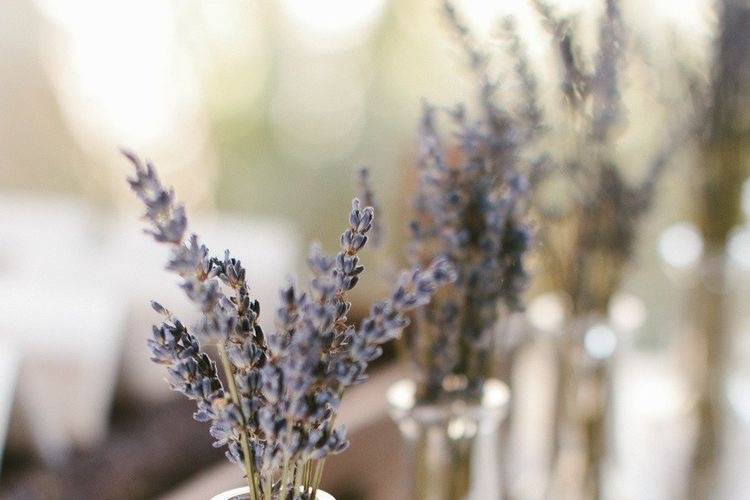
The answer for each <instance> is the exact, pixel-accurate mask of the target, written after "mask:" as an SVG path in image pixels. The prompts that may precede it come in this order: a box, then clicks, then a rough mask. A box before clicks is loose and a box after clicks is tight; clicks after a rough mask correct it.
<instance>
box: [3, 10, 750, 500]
mask: <svg viewBox="0 0 750 500" xmlns="http://www.w3.org/2000/svg"><path fill="white" fill-rule="evenodd" d="M551 3H552V4H554V5H555V6H556V8H557V9H558V11H559V12H562V13H577V15H578V16H579V21H580V26H581V27H582V31H581V33H582V37H583V38H582V40H583V42H584V43H587V42H591V43H593V42H594V41H595V38H596V22H597V19H598V18H599V16H600V14H601V5H600V2H597V1H593V0H556V1H555V2H551ZM741 3H742V2H740V4H741ZM622 4H623V9H624V15H625V19H626V22H627V26H628V28H629V29H630V31H631V33H630V37H631V38H630V46H631V47H630V49H631V50H630V52H629V55H628V66H627V71H626V73H625V76H624V78H623V82H624V83H623V93H624V99H625V106H626V108H627V110H628V122H629V126H628V127H627V128H626V130H625V131H624V132H623V135H622V137H621V138H620V141H619V146H618V156H619V157H620V158H621V164H622V165H624V166H625V167H626V170H625V172H624V173H625V175H626V177H628V178H632V179H638V178H639V176H641V175H642V174H643V171H644V170H643V169H644V166H645V165H646V161H647V159H648V158H649V157H650V155H651V154H652V152H653V151H655V150H657V149H658V148H659V145H660V143H661V142H662V141H664V138H665V134H669V133H670V132H669V131H671V130H677V129H680V128H681V127H682V129H683V130H688V129H691V124H694V123H695V122H700V121H701V120H702V118H701V113H702V110H701V109H697V108H698V106H696V102H698V103H700V102H701V100H700V98H698V100H697V101H696V95H699V96H700V95H704V94H703V93H705V92H707V91H705V89H707V88H709V87H710V85H711V81H712V80H711V75H712V72H713V71H714V70H713V68H714V65H715V54H716V46H717V40H718V38H719V33H720V28H721V26H722V25H721V23H720V14H719V12H720V11H719V10H718V9H717V5H718V2H715V1H712V0H660V1H658V2H653V1H648V0H624V1H623V2H622ZM456 5H457V7H458V8H459V9H460V10H461V12H462V13H463V15H464V17H465V18H466V20H467V21H468V22H469V24H470V26H471V28H472V30H474V33H475V34H476V35H477V36H478V37H480V39H481V40H483V42H484V43H487V44H489V45H492V44H494V43H497V42H496V41H495V37H496V28H497V26H498V25H499V23H500V22H501V21H502V20H503V19H504V18H505V17H506V16H509V15H512V16H514V17H515V19H516V21H517V23H518V26H519V31H520V33H521V35H522V36H523V38H524V40H525V43H526V44H527V46H528V50H529V53H530V58H531V65H532V68H533V70H534V71H535V72H536V73H537V75H538V76H539V80H540V93H541V100H542V102H543V103H544V102H552V100H553V99H554V98H553V97H552V95H553V94H554V93H555V91H556V90H557V86H558V82H557V80H556V79H555V77H554V76H553V74H552V73H553V70H554V69H553V68H552V66H553V65H551V64H550V63H549V60H550V57H551V56H550V51H551V50H553V47H552V46H551V44H550V43H549V38H548V37H547V36H546V35H545V33H544V30H543V28H542V26H541V24H540V22H539V19H538V18H537V17H536V16H535V14H534V11H533V9H531V7H530V6H529V3H528V2H526V1H524V0H506V1H489V0H465V1H458V2H456ZM746 26H747V25H746ZM740 32H742V31H740ZM745 36H746V37H747V36H750V35H748V33H747V31H745ZM746 46H747V45H746ZM462 57H463V56H462V55H461V50H460V48H459V47H457V44H456V43H455V39H454V37H453V36H452V34H451V33H450V32H449V30H447V29H446V26H445V22H444V19H443V18H442V16H441V12H440V8H439V4H438V2H435V1H433V0H398V1H396V0H358V1H356V2H355V1H347V0H318V1H309V0H277V1H272V0H264V1H242V0H225V1H209V2H206V1H197V0H180V1H178V0H148V1H147V0H132V1H130V2H114V1H112V2H109V1H104V2H103V1H99V2H95V1H85V0H67V1H65V2H63V1H58V0H17V1H6V2H0V117H2V118H0V151H2V154H1V155H0V214H2V219H1V220H0V451H2V465H1V467H2V469H0V498H2V499H35V498H45V499H58V498H60V499H74V498H79V499H80V498H103V499H126V498H127V499H141V498H142V499H146V498H169V499H174V500H177V499H200V498H208V497H210V496H211V495H212V494H215V493H218V492H219V491H222V490H224V489H228V488H230V487H233V486H238V485H240V483H241V480H242V478H241V476H240V474H239V472H238V471H237V470H236V469H235V468H234V467H232V466H230V465H228V464H224V463H223V460H224V459H223V455H222V452H221V451H219V450H215V449H213V448H211V446H210V438H209V436H208V434H207V432H206V428H205V426H203V425H202V424H198V423H196V422H193V421H192V420H191V418H190V414H191V404H190V403H189V402H187V401H182V400H181V399H180V398H179V397H178V396H177V395H176V394H175V393H172V392H170V391H169V389H168V387H167V385H166V383H164V382H163V381H162V379H163V373H162V371H161V369H160V368H159V367H157V366H151V363H150V362H149V361H148V353H147V349H146V347H145V340H146V338H147V336H148V335H149V332H150V327H151V324H152V322H153V321H155V317H154V316H155V315H154V313H153V312H152V311H151V310H150V308H149V305H148V301H149V300H150V299H157V300H159V301H160V302H162V303H165V304H168V305H169V307H170V308H171V309H173V310H176V311H180V312H182V311H187V310H188V309H187V306H186V303H185V300H184V299H183V297H182V296H181V294H180V291H179V289H177V287H175V286H174V284H175V283H174V281H175V280H174V279H173V278H172V277H171V276H169V275H167V274H166V273H164V272H163V263H164V262H165V258H166V253H164V252H161V251H160V250H161V249H159V248H157V247H156V245H153V244H152V241H150V240H149V239H148V238H147V237H146V236H145V235H143V234H142V232H141V226H142V224H141V223H140V221H139V219H138V218H139V216H140V207H139V206H138V204H137V203H136V200H135V199H134V196H133V195H132V194H131V193H130V191H129V189H128V186H127V184H126V182H125V177H126V176H127V175H129V173H130V171H129V165H128V164H127V162H126V161H125V160H124V159H123V158H122V156H121V155H120V154H119V153H118V148H119V147H127V148H129V149H131V150H133V151H135V152H137V153H139V154H141V155H143V156H145V157H148V158H149V159H151V160H153V161H154V162H155V164H156V165H157V166H158V167H159V170H160V173H161V176H162V178H163V180H164V181H165V183H166V184H168V185H174V187H175V189H176V191H177V193H178V198H179V199H180V200H182V201H184V202H185V203H186V205H187V208H188V210H189V212H190V213H191V214H192V228H193V229H195V230H196V231H198V232H200V233H201V234H202V235H203V237H204V239H205V240H206V242H207V244H208V245H209V247H211V248H213V249H217V250H218V249H220V248H225V247H226V248H231V249H232V251H233V253H234V254H236V255H238V256H239V257H240V258H242V260H243V263H245V265H246V266H247V268H248V272H249V274H250V283H251V286H253V287H254V289H253V292H254V293H256V294H257V296H258V297H259V298H260V300H261V303H262V305H263V307H264V309H265V310H266V311H269V310H272V308H273V307H274V302H275V300H276V292H275V290H276V287H277V286H278V285H279V284H280V283H282V280H283V279H284V278H285V277H286V276H288V275H291V274H294V273H296V272H298V271H302V270H303V267H304V256H305V255H306V251H307V250H306V249H307V245H308V244H309V242H310V241H313V240H318V241H321V242H322V243H323V246H324V248H327V249H332V248H334V247H335V245H336V241H337V237H338V234H339V233H340V232H341V230H342V228H343V227H344V225H345V224H346V218H345V217H346V214H347V209H348V205H349V202H350V200H351V198H352V196H353V195H354V194H356V183H355V173H356V167H357V166H358V165H367V166H370V167H371V172H372V177H373V183H374V186H375V187H376V189H377V195H378V197H379V199H380V205H381V208H382V210H381V213H379V214H378V215H379V217H380V218H381V219H380V220H381V221H384V223H383V225H384V228H385V232H386V241H385V247H384V248H383V249H381V250H380V251H379V254H378V255H375V254H374V253H373V254H369V255H367V256H366V257H365V260H366V261H367V260H370V265H369V267H368V269H369V270H370V273H369V276H368V277H367V281H368V286H366V287H360V292H359V294H360V295H362V298H363V299H372V298H375V297H377V296H379V295H380V294H381V291H382V287H383V280H382V279H380V278H381V277H382V276H388V275H389V273H391V272H392V266H395V265H397V264H399V263H401V262H403V261H404V259H405V253H406V252H405V250H404V239H405V236H406V228H407V224H408V220H409V218H408V208H409V201H408V200H409V196H410V186H411V185H412V182H413V170H414V169H413V162H414V157H415V153H416V130H417V125H418V120H419V116H420V112H421V106H422V100H423V99H427V100H428V101H430V102H432V103H436V104H441V105H453V104H455V103H457V102H460V101H467V100H468V101H470V100H471V99H473V98H474V94H473V92H474V91H473V88H474V85H473V82H472V81H471V77H470V75H469V73H468V72H467V71H466V65H465V61H464V60H463V58H462ZM509 64H510V63H509ZM738 71H739V69H738ZM500 74H501V75H502V70H501V71H500ZM744 75H745V76H747V73H744ZM745 85H747V84H745ZM745 88H747V86H746V87H745ZM696 89H698V90H697V91H696ZM700 89H704V90H703V91H701V90H700ZM512 92H513V88H512V85H511V87H510V89H509V93H512ZM701 92H703V93H701ZM500 95H501V96H502V95H503V91H502V90H501V91H500ZM745 95H746V96H747V94H745ZM739 104H740V105H739V106H738V107H739V108H740V109H741V110H743V109H744V110H745V111H747V107H748V104H747V100H746V99H745V100H743V101H740V102H739ZM553 107H554V106H550V108H553ZM551 114H552V115H553V116H554V112H553V111H551ZM748 120H750V114H745V115H744V116H742V115H741V120H740V122H741V123H742V124H743V125H742V126H743V127H744V129H743V130H744V131H745V132H744V133H745V134H747V130H748V129H749V128H750V126H748ZM695 137H698V136H697V135H696V136H695ZM695 137H693V136H690V137H689V138H688V139H687V140H685V141H684V144H683V145H682V146H681V147H680V148H678V151H677V152H676V154H675V155H673V157H672V158H671V161H670V167H669V170H668V172H667V175H666V177H665V181H664V182H663V183H662V185H661V190H660V192H659V195H658V197H657V201H656V204H655V209H654V210H653V211H652V212H651V213H650V215H649V219H648V220H647V222H646V223H645V224H644V226H643V227H642V231H641V233H640V235H639V238H638V242H639V243H638V251H637V256H636V259H635V265H633V266H632V267H630V268H629V271H628V275H627V279H626V282H625V285H624V289H623V291H622V293H621V294H620V298H621V300H620V301H619V302H618V304H620V307H621V309H619V310H620V311H621V312H620V313H619V314H620V315H621V317H624V318H625V319H624V320H623V321H625V329H626V330H628V331H629V332H630V334H629V335H628V336H626V337H625V338H624V339H622V341H621V345H620V349H619V350H618V358H617V360H616V375H615V383H616V386H617V388H618V391H617V394H618V396H617V403H616V408H617V411H616V412H615V417H614V418H615V424H614V428H615V429H616V430H617V433H616V436H617V439H616V440H615V444H616V445H615V446H614V447H613V450H612V454H613V457H614V458H613V460H612V468H613V473H612V478H613V479H612V484H613V486H612V490H613V494H612V498H623V499H668V498H684V495H685V492H684V487H685V480H684V474H685V471H686V468H687V462H688V457H689V455H690V447H691V442H692V441H691V440H692V438H693V434H694V433H695V431H694V420H693V417H692V416H691V415H692V412H693V410H694V407H695V399H696V396H695V394H694V391H693V390H692V380H691V375H692V372H693V370H694V366H695V363H697V361H695V360H694V359H693V357H692V356H693V354H692V348H691V347H690V346H691V328H692V326H691V324H690V323H689V322H688V321H687V320H686V315H687V311H688V310H689V308H690V303H689V301H688V296H689V294H690V291H691V289H693V288H694V287H695V286H697V283H700V281H701V279H702V276H703V275H702V273H703V268H702V266H701V265H699V261H701V257H702V255H703V253H704V242H703V240H702V236H701V234H700V231H699V230H698V228H697V226H696V221H697V219H698V218H699V214H697V213H696V210H697V209H696V202H695V188H696V186H695V175H694V172H695V169H696V168H698V167H699V165H700V162H701V161H702V156H701V154H700V151H699V149H700V140H696V139H695ZM745 137H747V135H745ZM745 141H747V139H745ZM745 144H747V142H745ZM745 151H747V149H745ZM744 161H747V159H745V160H744ZM744 186H745V187H744V188H743V189H742V193H743V194H742V198H741V207H740V209H741V211H742V213H741V215H740V217H739V223H738V224H737V225H736V227H733V228H732V231H731V236H730V238H729V240H728V242H727V245H726V251H727V255H728V256H729V260H730V264H729V265H730V266H731V269H732V273H731V280H730V286H729V287H728V288H727V290H726V294H728V295H727V297H728V300H727V304H728V307H727V309H726V311H725V313H726V317H727V318H728V324H729V325H730V327H729V328H730V329H731V332H732V336H731V338H732V343H731V349H730V350H731V356H730V362H729V366H730V372H729V373H730V376H729V378H728V379H727V388H728V389H727V391H728V392H727V395H728V401H729V403H730V404H729V409H730V411H729V414H728V415H727V416H726V417H725V418H727V419H728V422H729V423H728V425H729V426H730V428H731V429H733V431H732V432H733V439H732V440H731V446H729V447H728V448H727V450H726V453H727V457H728V458H727V459H726V461H725V464H726V467H725V471H724V473H723V476H722V477H723V483H722V484H723V486H722V489H721V492H717V496H716V497H715V498H737V499H740V498H746V496H743V495H746V492H747V491H749V490H750V483H749V482H748V478H747V477H744V476H746V474H745V472H746V471H747V470H748V467H750V370H748V359H750V308H748V307H747V304H748V303H749V302H748V300H749V299H750V280H748V277H750V226H746V225H745V224H746V223H747V222H748V217H750V183H748V182H745V184H744ZM727 217H729V216H727ZM365 264H367V262H365ZM365 296H366V297H365ZM528 299H529V307H528V309H527V316H528V318H527V319H528V324H529V325H530V326H529V327H530V328H532V329H535V330H536V331H540V332H543V331H545V330H550V329H554V327H555V324H556V320H555V314H557V313H556V309H555V306H554V303H553V302H554V301H551V300H550V297H549V296H548V295H544V294H541V293H538V292H536V291H535V290H533V289H532V291H531V292H530V293H529V295H528ZM354 302H355V304H356V303H357V301H356V300H355V301H354ZM360 302H361V303H365V304H367V303H369V301H368V300H363V301H360ZM622 308H624V309H622ZM622 311H625V312H624V313H623V312H622ZM359 312H360V313H361V312H362V311H359ZM613 314H615V313H613ZM267 316H268V315H267ZM266 319H267V318H266ZM548 361H549V353H548V352H546V351H545V346H544V345H543V342H542V343H532V345H530V346H529V347H528V348H526V349H525V351H524V353H523V355H522V356H521V367H520V368H519V371H518V375H517V378H519V380H520V383H521V384H522V387H524V388H525V389H523V390H522V391H521V394H528V397H524V398H523V399H522V400H521V401H520V402H519V404H517V405H516V406H515V407H514V411H515V412H518V414H519V415H518V418H515V419H514V422H520V424H519V425H518V429H515V430H514V433H515V434H514V443H516V444H515V445H516V447H517V450H518V452H517V453H514V458H513V460H514V462H518V463H517V464H516V467H518V469H517V470H518V471H520V472H519V474H520V475H521V476H522V477H523V478H524V481H527V482H528V485H529V486H528V491H530V492H531V493H529V497H528V498H535V497H534V495H533V492H534V487H533V484H534V483H535V481H536V480H537V478H538V477H539V476H538V475H539V474H541V473H542V472H540V471H541V470H543V468H544V465H543V464H544V462H545V458H544V456H545V453H546V451H545V446H546V445H545V440H544V437H543V436H544V434H543V433H539V432H538V428H539V427H540V426H541V427H542V428H543V427H544V422H545V418H548V410H549V408H546V407H545V404H544V401H545V398H544V396H543V395H544V391H545V387H546V386H547V385H549V384H550V383H551V382H550V380H551V377H552V373H551V370H550V367H549V363H548ZM405 370H407V368H405V367H404V366H402V365H401V364H400V363H398V362H396V360H395V356H393V355H392V353H391V354H390V355H389V356H386V357H385V360H384V361H383V362H382V363H380V364H379V366H378V367H377V368H376V370H375V372H374V375H373V380H372V381H371V383H369V384H367V385H365V386H361V387H359V388H358V389H357V391H356V392H355V393H354V394H353V395H352V398H351V399H350V400H348V401H347V406H345V408H344V410H343V412H344V413H343V416H342V418H343V419H344V421H346V422H347V423H348V425H349V427H350V429H351V431H352V438H353V443H352V449H351V450H350V451H349V452H347V454H346V455H344V457H337V458H336V459H334V460H332V461H331V463H330V468H327V471H326V479H325V482H326V488H327V489H329V490H330V491H331V492H332V493H334V494H335V495H336V497H337V498H339V499H340V500H341V499H347V498H373V499H375V498H378V499H380V498H382V499H386V498H402V495H403V493H402V491H403V490H400V489H399V488H400V486H399V485H400V484H401V482H402V481H405V479H404V478H401V476H402V475H403V473H402V472H401V471H402V469H403V468H402V467H401V466H400V464H401V463H403V460H404V457H403V454H402V453H401V451H400V444H399V442H400V438H399V435H398V431H397V430H396V429H395V426H394V425H393V424H391V423H390V422H389V420H388V418H387V412H386V408H385V403H384V397H383V394H384V393H385V389H386V388H387V386H388V384H389V383H390V382H391V381H393V380H395V379H396V378H398V377H399V376H400V375H402V374H403V373H405ZM519 443H520V444H519ZM514 449H515V448H514ZM381 464H382V467H381ZM374 467H377V469H378V470H380V471H381V472H380V473H379V474H372V473H368V472H367V471H372V469H373V468H374ZM393 478H399V479H398V480H394V479H393ZM743 481H744V482H743ZM722 495H723V496H722Z"/></svg>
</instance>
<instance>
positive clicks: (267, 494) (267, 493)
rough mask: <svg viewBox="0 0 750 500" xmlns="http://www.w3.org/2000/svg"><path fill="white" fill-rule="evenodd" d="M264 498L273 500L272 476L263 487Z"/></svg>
mask: <svg viewBox="0 0 750 500" xmlns="http://www.w3.org/2000/svg"><path fill="white" fill-rule="evenodd" d="M263 498H264V500H272V499H273V478H272V477H271V476H270V475H269V476H268V477H267V478H266V480H265V484H264V485H263Z"/></svg>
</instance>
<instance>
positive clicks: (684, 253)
mask: <svg viewBox="0 0 750 500" xmlns="http://www.w3.org/2000/svg"><path fill="white" fill-rule="evenodd" d="M659 254H660V255H661V257H662V259H664V262H666V263H667V264H669V265H670V266H672V267H676V268H687V267H691V266H693V265H695V264H696V263H697V262H698V259H700V257H701V255H702V254H703V238H701V235H700V233H699V232H698V229H697V228H696V227H695V225H693V224H691V223H689V222H679V223H677V224H673V225H671V226H669V227H668V228H667V229H665V230H664V232H663V233H662V235H661V238H660V239H659Z"/></svg>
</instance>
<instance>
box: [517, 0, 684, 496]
mask: <svg viewBox="0 0 750 500" xmlns="http://www.w3.org/2000/svg"><path fill="white" fill-rule="evenodd" d="M532 3H533V5H534V7H535V8H536V11H537V12H538V14H539V15H540V17H541V19H542V22H543V24H544V26H545V27H546V28H547V30H548V31H549V33H550V34H551V37H552V40H553V43H554V46H555V49H556V50H555V52H556V54H557V57H558V58H559V61H558V62H559V66H560V68H561V74H562V82H561V83H562V84H561V89H560V90H561V100H560V102H561V103H562V105H561V106H562V107H563V108H564V111H565V113H566V114H565V116H566V122H565V124H564V125H563V126H562V127H561V129H560V130H554V133H555V134H556V135H558V136H559V137H564V136H565V135H566V134H567V135H568V136H569V137H570V140H569V142H568V144H565V145H564V147H562V148H560V149H562V150H563V151H564V152H563V154H562V155H560V156H562V157H561V158H555V159H554V162H555V163H556V164H557V166H558V169H557V172H558V173H560V174H562V175H561V176H562V179H561V180H562V182H563V184H564V185H565V187H566V188H567V189H568V191H569V192H570V193H572V194H571V196H569V197H568V200H567V204H566V206H564V207H562V208H560V207H545V206H544V204H543V203H541V202H540V203H536V204H535V206H536V208H537V209H538V210H539V212H540V213H541V214H542V219H543V221H544V225H543V228H542V230H541V231H540V239H541V242H542V245H541V256H542V262H543V265H544V266H545V271H546V272H545V273H544V278H545V279H547V280H548V281H549V282H548V285H551V288H552V289H553V290H555V291H560V292H563V293H564V294H565V295H566V298H567V299H568V300H569V306H570V315H571V319H572V322H571V324H570V325H569V328H568V331H565V332H561V333H563V335H562V336H561V337H560V339H559V345H558V369H559V374H558V378H559V380H558V388H557V394H556V399H557V401H556V403H555V408H556V416H555V430H554V443H553V455H554V456H553V457H552V458H553V460H554V461H555V462H556V463H555V464H554V465H555V467H557V470H556V471H555V472H554V473H555V474H557V475H558V476H559V477H561V478H562V477H566V478H571V477H577V478H578V479H579V481H578V484H576V485H575V486H574V488H579V489H578V491H576V492H575V493H573V496H577V497H581V498H600V495H601V494H602V481H601V467H602V463H603V460H604V446H605V443H606V430H605V423H606V420H607V418H608V416H607V415H608V409H609V388H610V385H611V384H610V381H609V373H608V368H607V366H608V365H607V364H606V363H605V362H603V360H601V359H594V358H593V357H591V356H588V355H587V354H586V351H585V349H584V348H583V341H584V334H585V330H584V329H585V328H587V327H588V326H591V325H590V321H594V320H596V321H602V320H605V318H606V316H607V311H608V307H609V303H610V300H611V299H612V297H613V295H614V294H615V293H616V292H617V291H618V289H619V288H620V286H621V282H622V278H623V273H624V270H625V267H626V265H627V264H628V263H629V262H630V260H631V259H632V256H633V252H634V247H635V242H636V237H637V228H638V225H639V223H640V222H641V221H642V219H643V217H644V215H645V214H646V213H647V211H648V210H649V208H650V207H651V205H652V204H653V201H654V197H655V191H656V190H655V187H656V185H657V183H658V180H659V179H660V177H661V176H662V173H663V171H664V169H665V167H666V165H667V162H668V160H669V159H670V157H671V156H672V154H673V152H674V149H675V148H676V146H677V144H678V141H677V140H675V139H674V138H670V139H669V140H668V141H667V143H666V144H665V145H664V147H663V149H661V150H660V151H658V152H657V154H656V155H655V156H654V157H653V159H652V160H651V161H650V163H649V165H647V167H648V168H647V172H646V174H645V177H644V178H643V179H642V180H641V181H640V183H638V184H637V185H634V186H633V185H630V184H629V183H628V182H627V181H626V179H625V177H624V175H623V170H622V166H621V165H619V164H618V162H617V160H616V155H615V152H616V149H617V148H616V145H617V139H618V137H619V133H620V132H621V131H622V126H623V124H624V112H623V106H622V97H621V93H620V87H621V79H622V77H621V67H622V65H623V62H624V58H625V47H626V29H625V26H624V22H623V18H622V13H621V9H620V2H619V1H618V0H603V2H602V3H603V7H604V14H603V16H602V17H601V21H600V24H599V36H598V47H597V51H596V53H595V56H594V59H593V68H591V69H589V67H588V66H589V65H588V64H586V63H584V62H583V60H582V59H583V58H582V56H581V53H582V50H581V48H580V47H579V45H578V39H577V37H576V30H575V27H574V23H573V20H572V19H563V18H560V17H559V16H557V15H556V14H555V13H554V12H553V9H552V8H551V7H550V6H549V5H547V4H546V3H545V2H544V1H543V0H532ZM550 129H551V127H550ZM558 187H559V186H558ZM583 387H585V388H586V389H582V388H583ZM584 390H588V393H587V394H588V395H589V400H588V404H587V405H586V406H585V408H582V407H581V401H580V397H582V396H580V395H581V394H583V392H582V391H584ZM568 432H574V433H577V434H576V436H577V438H573V439H572V440H571V439H568V438H566V437H564V434H565V433H568ZM563 442H578V443H579V445H580V449H578V450H576V451H577V453H579V456H583V457H585V460H584V462H585V463H586V465H585V467H584V469H585V470H582V471H574V472H571V471H567V470H566V471H562V470H561V469H560V467H562V464H563V463H567V462H565V461H564V460H561V459H560V455H561V449H562V447H563V445H562V443H563ZM553 481H554V478H553ZM558 486H559V485H558ZM558 486H554V485H553V484H551V487H553V488H557V487H558Z"/></svg>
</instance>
